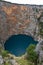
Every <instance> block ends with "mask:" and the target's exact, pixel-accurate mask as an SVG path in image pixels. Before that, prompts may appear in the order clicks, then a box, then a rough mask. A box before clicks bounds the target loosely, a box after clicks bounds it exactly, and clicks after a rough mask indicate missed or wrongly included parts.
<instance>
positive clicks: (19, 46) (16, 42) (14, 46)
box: [4, 34, 38, 56]
mask: <svg viewBox="0 0 43 65" xmlns="http://www.w3.org/2000/svg"><path fill="white" fill-rule="evenodd" d="M31 43H32V44H37V43H38V41H35V40H34V39H33V38H32V37H31V36H28V35H24V34H19V35H13V36H11V37H10V38H9V39H8V40H7V41H6V42H5V45H4V46H5V49H6V50H8V51H9V52H10V53H12V54H14V55H16V56H20V55H22V54H24V53H25V52H26V48H27V47H28V46H29V44H31Z"/></svg>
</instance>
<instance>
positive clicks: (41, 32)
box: [39, 22, 43, 36]
mask: <svg viewBox="0 0 43 65" xmlns="http://www.w3.org/2000/svg"><path fill="white" fill-rule="evenodd" d="M39 26H40V35H42V36H43V22H39Z"/></svg>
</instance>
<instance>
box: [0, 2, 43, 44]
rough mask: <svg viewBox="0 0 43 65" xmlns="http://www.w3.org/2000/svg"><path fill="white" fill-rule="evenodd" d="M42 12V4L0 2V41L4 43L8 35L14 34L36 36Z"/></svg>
mask: <svg viewBox="0 0 43 65" xmlns="http://www.w3.org/2000/svg"><path fill="white" fill-rule="evenodd" d="M42 14H43V6H41V5H39V6H38V5H29V4H27V5H23V4H22V5H21V4H14V3H9V2H5V1H3V2H0V43H4V42H5V41H6V40H7V39H8V37H10V36H11V35H15V34H27V35H31V36H33V37H38V33H39V30H40V29H39V28H40V27H39V22H42V23H43V15H42ZM42 29H43V24H42ZM42 34H43V31H42Z"/></svg>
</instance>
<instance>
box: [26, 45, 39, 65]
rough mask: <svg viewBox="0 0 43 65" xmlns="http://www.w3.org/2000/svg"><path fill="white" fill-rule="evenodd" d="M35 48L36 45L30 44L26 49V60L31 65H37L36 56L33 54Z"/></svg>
mask: <svg viewBox="0 0 43 65" xmlns="http://www.w3.org/2000/svg"><path fill="white" fill-rule="evenodd" d="M35 47H36V45H34V44H31V45H30V46H29V47H28V48H27V58H28V60H29V61H31V62H32V63H34V65H37V60H38V55H37V54H36V52H35V50H34V49H35Z"/></svg>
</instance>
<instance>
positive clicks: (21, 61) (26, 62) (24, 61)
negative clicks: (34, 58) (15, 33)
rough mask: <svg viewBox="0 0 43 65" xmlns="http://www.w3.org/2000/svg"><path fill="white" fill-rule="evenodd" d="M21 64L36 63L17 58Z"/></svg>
mask: <svg viewBox="0 0 43 65" xmlns="http://www.w3.org/2000/svg"><path fill="white" fill-rule="evenodd" d="M16 61H17V63H18V64H19V65H34V64H33V63H32V62H30V61H28V60H27V59H17V60H16Z"/></svg>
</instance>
